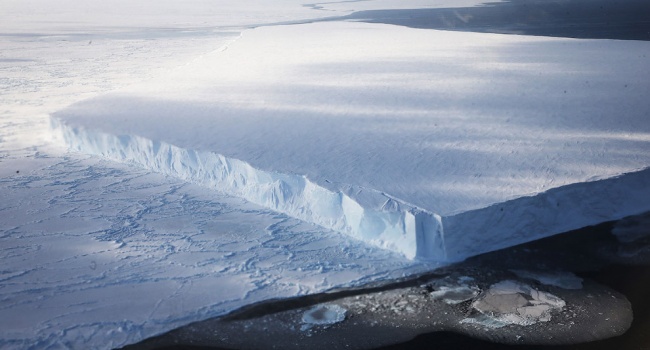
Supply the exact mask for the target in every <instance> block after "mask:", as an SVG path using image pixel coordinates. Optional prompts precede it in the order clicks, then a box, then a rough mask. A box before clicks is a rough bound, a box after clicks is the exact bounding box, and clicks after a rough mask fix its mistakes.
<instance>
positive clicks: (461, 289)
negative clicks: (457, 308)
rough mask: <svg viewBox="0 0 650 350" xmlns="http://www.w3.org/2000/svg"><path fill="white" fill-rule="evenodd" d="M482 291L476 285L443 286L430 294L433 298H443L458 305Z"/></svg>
mask: <svg viewBox="0 0 650 350" xmlns="http://www.w3.org/2000/svg"><path fill="white" fill-rule="evenodd" d="M480 292H481V291H480V289H478V287H475V286H468V285H460V286H441V287H440V288H438V290H434V291H433V292H431V293H429V295H430V296H431V298H432V299H433V300H442V301H444V302H445V303H447V304H449V305H456V304H460V303H462V302H464V301H468V300H470V299H473V298H475V297H476V296H477V295H478V294H479V293H480Z"/></svg>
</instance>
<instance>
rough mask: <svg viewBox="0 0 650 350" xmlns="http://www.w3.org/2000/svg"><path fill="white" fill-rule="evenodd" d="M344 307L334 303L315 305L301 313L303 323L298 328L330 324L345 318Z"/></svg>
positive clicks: (303, 329)
mask: <svg viewBox="0 0 650 350" xmlns="http://www.w3.org/2000/svg"><path fill="white" fill-rule="evenodd" d="M346 311H347V310H346V309H344V308H342V307H340V306H338V305H335V304H323V305H316V306H314V307H313V308H311V309H309V310H307V311H305V312H304V313H303V314H302V322H303V325H302V326H301V327H300V330H302V331H305V330H308V329H310V328H312V327H314V326H330V325H333V324H336V323H339V322H341V321H343V320H345V313H346Z"/></svg>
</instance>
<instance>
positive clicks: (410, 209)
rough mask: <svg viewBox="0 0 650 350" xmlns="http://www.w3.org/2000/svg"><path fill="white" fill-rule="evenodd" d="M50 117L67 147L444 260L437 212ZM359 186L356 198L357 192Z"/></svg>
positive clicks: (380, 195) (375, 242) (409, 254)
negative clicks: (71, 125)
mask: <svg viewBox="0 0 650 350" xmlns="http://www.w3.org/2000/svg"><path fill="white" fill-rule="evenodd" d="M51 122H52V128H53V129H54V130H55V131H56V132H57V133H58V134H59V135H60V136H61V137H62V138H63V140H64V141H65V143H66V144H67V145H68V146H69V147H70V148H71V149H73V150H76V151H80V152H84V153H90V154H96V155H101V156H104V157H107V158H110V159H113V160H117V161H122V162H131V163H136V164H138V165H140V166H143V167H145V168H147V169H151V170H153V171H156V172H159V173H163V174H166V175H170V176H173V177H176V178H180V179H183V180H185V181H189V182H192V183H196V184H200V185H203V186H206V187H208V188H211V189H214V190H218V191H221V192H224V193H227V194H229V195H233V196H237V197H241V198H244V199H246V200H248V201H250V202H253V203H256V204H259V205H262V206H264V207H267V208H269V209H272V210H275V211H278V212H281V213H285V214H287V215H290V216H292V217H295V218H298V219H301V220H304V221H307V222H310V223H313V224H316V225H319V226H321V227H324V228H327V229H331V230H334V231H337V232H340V233H344V234H347V235H350V236H352V237H354V238H356V239H359V240H362V241H365V242H368V243H370V244H373V245H375V246H378V247H381V248H384V249H388V250H392V251H395V252H399V253H401V254H403V255H404V256H406V257H407V258H409V259H414V258H418V259H426V260H446V254H445V248H444V235H443V232H442V225H441V221H440V216H439V215H436V214H434V213H430V212H427V211H425V210H422V209H419V208H417V207H414V206H411V205H408V204H406V203H403V202H400V201H399V200H396V199H393V198H390V197H389V196H387V195H385V194H383V193H380V192H377V191H374V190H368V189H359V188H354V187H352V186H348V187H347V190H346V191H332V190H330V189H327V188H324V187H321V186H319V185H317V184H315V183H314V182H312V181H310V180H309V179H308V178H306V177H305V176H302V175H297V174H282V173H278V172H269V171H264V170H260V169H256V168H254V167H252V166H251V165H250V164H248V163H247V162H245V161H242V160H238V159H233V158H227V157H224V156H223V155H220V154H218V153H213V152H205V151H195V150H188V149H183V148H180V147H176V146H174V145H170V144H167V143H165V142H161V141H153V140H149V139H146V138H144V137H139V136H131V135H111V134H108V133H102V132H99V131H92V130H87V129H84V128H81V127H70V126H67V125H66V124H65V123H63V122H61V121H60V120H58V119H56V118H52V119H51ZM361 192H363V196H362V197H361V196H359V194H360V193H361ZM359 198H362V199H361V200H360V199H359ZM360 202H361V203H360ZM364 202H368V203H380V202H383V205H381V207H372V206H364V205H363V204H362V203H364Z"/></svg>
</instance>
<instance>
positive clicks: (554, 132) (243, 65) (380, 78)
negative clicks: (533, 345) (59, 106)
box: [53, 22, 650, 261]
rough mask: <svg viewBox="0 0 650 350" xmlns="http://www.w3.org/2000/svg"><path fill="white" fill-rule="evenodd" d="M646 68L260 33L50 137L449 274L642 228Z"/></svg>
mask: <svg viewBox="0 0 650 350" xmlns="http://www.w3.org/2000/svg"><path fill="white" fill-rule="evenodd" d="M648 55H650V44H649V43H647V42H633V41H627V42H623V41H614V40H574V39H559V38H542V37H527V36H508V35H497V34H477V33H455V32H439V31H432V30H419V29H411V28H402V27H396V26H389V25H378V24H364V23H340V22H339V23H317V24H305V25H299V26H281V27H265V28H258V29H255V30H252V31H247V32H246V33H244V35H243V37H242V38H240V39H239V40H237V41H235V42H234V43H232V44H231V45H229V46H228V48H227V50H225V51H223V52H221V51H218V52H213V53H211V54H209V55H205V56H203V57H202V58H201V59H198V60H196V61H194V62H193V63H192V64H190V65H187V66H186V67H183V68H182V69H179V70H177V71H175V72H173V73H172V74H169V75H167V76H165V77H161V78H159V79H155V80H152V81H151V82H149V83H148V84H142V85H139V86H132V87H130V88H128V89H125V90H122V91H120V92H116V93H112V94H109V95H104V96H101V97H99V98H96V99H91V100H87V101H84V102H82V103H79V104H76V105H73V106H71V107H69V108H66V109H65V110H62V111H60V112H57V113H55V114H54V119H53V126H54V128H55V129H57V130H59V131H61V132H62V134H63V135H64V139H65V141H66V142H67V144H68V145H70V146H71V147H73V148H74V149H76V150H79V151H83V152H89V153H93V154H102V155H105V156H108V157H110V158H112V159H117V160H123V161H124V160H126V161H133V162H136V163H139V164H141V165H144V166H145V167H147V168H150V169H155V170H156V171H160V172H163V173H166V174H170V175H175V176H179V177H181V178H183V179H186V180H189V181H192V182H197V183H200V184H203V185H207V186H209V187H212V188H215V189H218V190H221V191H224V192H226V193H229V194H232V195H236V196H240V197H243V198H246V199H247V200H250V201H252V202H254V203H257V204H260V205H263V206H265V207H268V208H271V209H273V210H277V211H280V212H283V213H286V214H289V215H291V216H293V217H296V218H300V219H302V220H305V221H308V222H312V223H316V224H318V225H320V226H323V227H326V228H329V229H333V230H335V231H339V232H343V233H347V234H350V235H352V236H353V237H355V238H358V239H361V240H364V241H367V242H370V243H373V244H376V245H378V246H380V247H382V248H388V249H391V250H394V251H397V252H400V253H402V254H404V255H405V256H407V257H409V258H414V257H418V258H421V259H432V260H438V261H454V260H460V259H463V258H466V257H468V256H471V255H475V254H479V253H482V252H486V251H490V250H496V249H499V248H504V247H507V246H511V245H514V244H518V243H523V242H526V241H530V240H534V239H538V238H542V237H545V236H548V235H552V234H556V233H560V232H564V231H567V230H571V229H575V228H579V227H584V226H587V225H592V224H596V223H600V222H603V221H607V220H614V219H618V218H621V217H624V216H627V215H632V214H637V213H640V212H643V211H647V210H650V200H648V198H650V186H649V184H650V172H649V171H648V170H647V167H648V166H649V165H650V152H649V150H650V123H648V118H649V116H648V111H650V103H649V102H648V99H647V91H650V72H649V71H648V70H647V69H645V67H646V66H647V58H646V57H647V56H648Z"/></svg>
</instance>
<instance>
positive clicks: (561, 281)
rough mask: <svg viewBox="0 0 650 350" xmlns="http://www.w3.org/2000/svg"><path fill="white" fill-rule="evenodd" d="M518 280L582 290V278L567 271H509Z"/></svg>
mask: <svg viewBox="0 0 650 350" xmlns="http://www.w3.org/2000/svg"><path fill="white" fill-rule="evenodd" d="M510 271H511V272H513V273H514V274H515V275H517V276H519V277H520V278H527V279H531V280H535V281H537V282H539V283H541V284H545V285H547V286H554V287H560V288H564V289H582V278H580V277H578V276H576V275H575V274H574V273H572V272H568V271H528V270H510Z"/></svg>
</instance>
